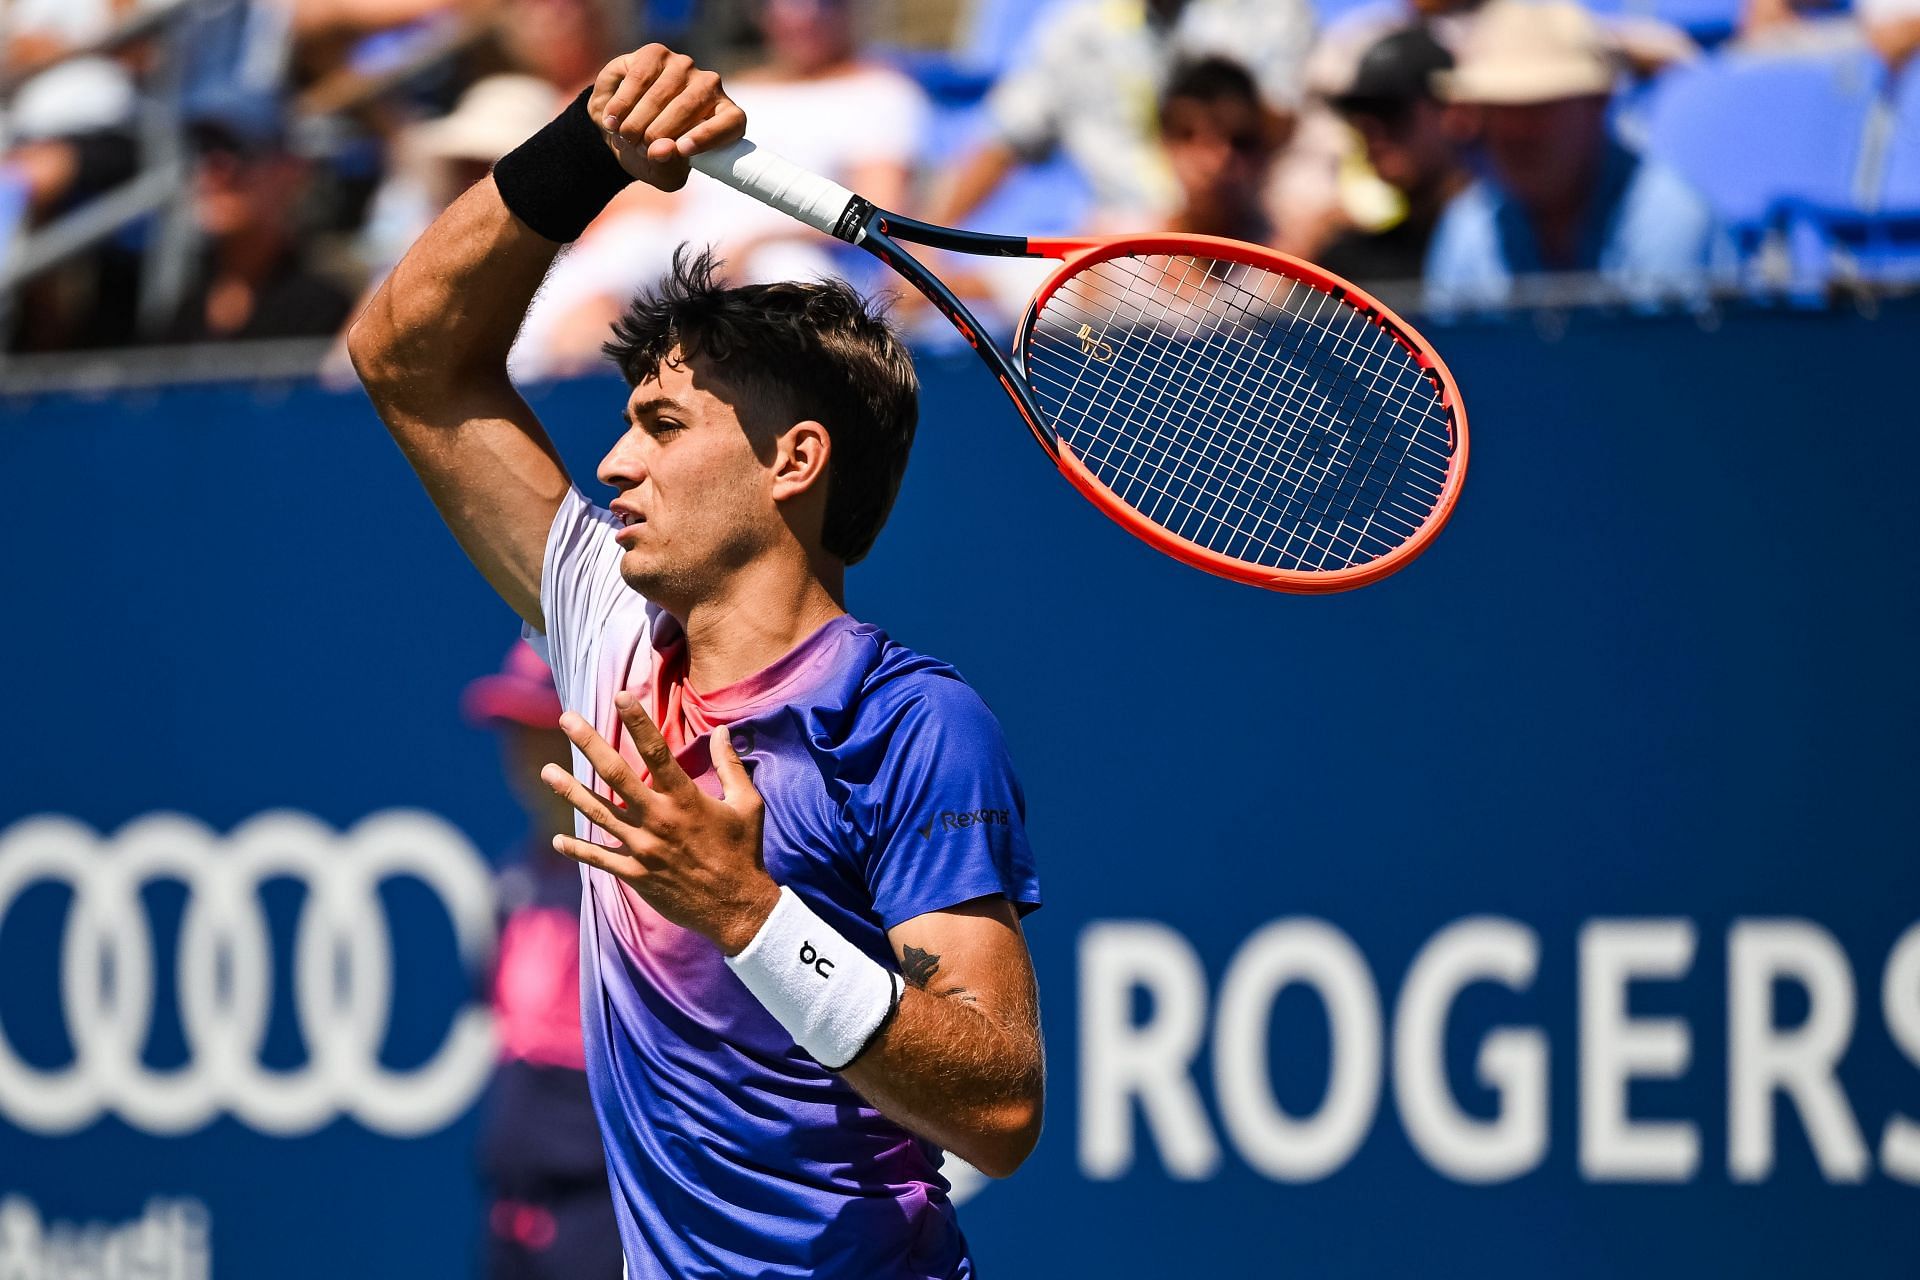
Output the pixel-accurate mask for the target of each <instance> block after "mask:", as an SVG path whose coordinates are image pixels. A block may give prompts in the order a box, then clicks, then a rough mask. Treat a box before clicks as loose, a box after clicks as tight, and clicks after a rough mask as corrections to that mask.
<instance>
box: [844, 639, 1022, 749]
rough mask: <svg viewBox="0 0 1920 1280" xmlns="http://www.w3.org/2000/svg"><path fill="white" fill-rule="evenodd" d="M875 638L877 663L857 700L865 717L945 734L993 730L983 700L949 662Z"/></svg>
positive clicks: (993, 722) (995, 724) (995, 726)
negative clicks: (859, 700)
mask: <svg viewBox="0 0 1920 1280" xmlns="http://www.w3.org/2000/svg"><path fill="white" fill-rule="evenodd" d="M875 638H876V642H877V644H878V645H879V652H878V654H877V657H878V661H877V662H876V664H875V666H874V668H873V670H872V672H871V673H870V675H869V677H868V680H867V683H866V687H865V688H864V689H863V691H862V697H861V709H862V711H863V712H864V713H865V717H867V718H875V719H882V720H885V721H888V722H890V723H892V724H894V725H895V726H897V727H898V728H901V729H906V730H911V731H921V732H933V733H942V734H946V735H950V736H951V735H964V734H965V733H967V732H969V731H973V730H978V729H981V728H986V727H991V728H993V729H994V731H995V732H996V733H997V732H998V727H999V721H998V720H997V719H996V718H995V717H994V714H993V712H992V710H991V709H989V708H988V706H987V704H986V700H985V699H983V698H982V697H981V696H980V694H979V693H978V692H977V691H975V689H974V687H973V686H972V685H970V684H968V683H967V682H966V679H965V678H964V677H962V676H961V674H960V673H959V671H957V670H955V669H954V667H953V666H952V665H951V664H950V663H947V662H944V661H942V660H941V659H939V658H934V657H930V656H928V655H927V654H924V653H918V652H916V651H914V650H912V649H908V648H906V647H905V646H904V645H899V644H895V643H894V642H893V641H891V640H889V639H887V637H886V636H885V634H884V633H876V637H875Z"/></svg>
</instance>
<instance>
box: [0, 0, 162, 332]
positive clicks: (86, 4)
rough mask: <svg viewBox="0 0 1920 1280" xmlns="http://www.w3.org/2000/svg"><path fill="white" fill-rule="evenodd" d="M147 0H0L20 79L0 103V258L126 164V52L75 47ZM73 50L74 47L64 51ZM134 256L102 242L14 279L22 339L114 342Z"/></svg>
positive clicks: (8, 59)
mask: <svg viewBox="0 0 1920 1280" xmlns="http://www.w3.org/2000/svg"><path fill="white" fill-rule="evenodd" d="M152 3H153V0H0V69H4V71H5V74H6V78H7V79H9V80H11V81H14V82H19V88H18V90H17V91H16V92H14V93H13V94H12V95H11V101H9V102H4V103H0V261H3V260H5V258H6V257H7V255H8V252H9V250H10V247H11V242H12V241H13V240H14V238H15V237H18V236H24V235H25V234H27V232H28V231H29V230H31V229H32V228H34V227H38V226H43V225H45V224H47V223H49V222H52V221H54V220H55V219H56V218H58V217H60V216H61V215H62V214H65V213H66V212H68V211H69V210H71V209H74V208H76V207H78V206H79V205H81V204H83V203H85V202H86V201H88V200H90V199H92V198H94V197H95V196H98V195H101V194H103V193H105V192H107V191H109V190H111V189H113V188H114V187H116V186H118V185H120V184H121V183H123V182H125V181H127V180H128V179H129V178H131V177H132V176H133V173H134V170H135V168H136V165H137V163H138V159H139V154H138V147H137V145H136V142H135V139H134V130H133V121H134V109H135V102H136V95H135V87H134V78H133V75H132V72H131V71H130V70H129V66H128V63H129V62H130V61H131V60H132V57H133V54H131V53H124V52H123V53H121V54H119V55H116V56H111V57H109V56H99V55H84V54H81V52H80V51H82V50H84V49H86V48H87V47H88V46H90V45H93V44H95V43H96V42H98V41H100V40H101V39H103V38H104V37H106V36H107V35H109V34H111V33H112V32H113V30H114V28H115V27H116V26H118V25H119V24H120V23H121V22H123V21H124V20H126V19H128V18H130V17H133V16H134V15H135V14H136V13H137V12H138V11H139V10H140V9H141V8H142V7H149V6H150V5H151V4H152ZM73 55H80V56H73ZM138 274H139V264H138V260H137V258H136V256H135V255H134V254H133V253H132V252H131V251H130V250H128V249H126V248H124V247H122V246H118V245H109V246H106V247H104V248H101V249H98V250H95V251H94V252H92V253H91V254H89V255H88V256H87V257H86V258H85V259H82V260H79V261H76V262H70V263H68V264H67V265H66V266H65V267H64V268H63V269H61V270H59V271H56V272H54V273H50V274H43V275H41V276H40V277H38V278H37V279H35V280H33V281H31V282H30V283H29V284H28V285H27V286H26V287H25V288H23V289H22V291H21V296H20V299H19V304H18V308H17V311H18V320H19V329H18V330H17V332H16V334H15V335H13V337H12V339H11V341H9V340H8V335H5V334H0V341H6V342H8V345H12V346H16V347H19V348H22V349H26V350H40V351H45V350H60V349H66V348H71V347H89V346H101V345H114V344H117V343H121V342H125V341H127V340H128V339H129V338H130V337H131V336H132V333H133V316H134V305H135V298H136V293H137V287H138V286H137V279H138Z"/></svg>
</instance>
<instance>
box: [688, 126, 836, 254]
mask: <svg viewBox="0 0 1920 1280" xmlns="http://www.w3.org/2000/svg"><path fill="white" fill-rule="evenodd" d="M689 163H691V164H692V165H693V167H694V168H696V169H698V170H699V171H700V172H702V173H704V174H706V175H707V176H708V177H709V178H717V179H719V180H720V181H721V182H724V183H726V184H727V185H728V186H730V187H732V188H733V189H734V190H735V191H742V192H745V193H746V194H747V195H750V196H752V197H753V198H754V199H755V200H758V201H760V202H761V203H762V204H767V205H771V206H773V207H774V208H776V209H778V210H779V211H780V212H782V213H784V214H786V215H788V216H789V217H794V218H798V219H799V220H800V221H802V222H804V223H806V224H807V225H808V226H810V227H812V228H813V229H814V230H816V231H824V232H826V233H827V234H828V235H832V234H833V233H834V228H835V227H836V226H837V225H838V224H839V222H840V215H841V214H843V213H845V212H846V211H847V206H848V205H850V204H852V203H853V202H854V201H855V200H856V199H858V197H857V196H855V195H854V194H853V192H851V191H849V190H847V189H846V188H845V187H843V186H841V185H840V184H839V183H837V182H834V181H832V180H831V179H828V178H823V177H821V176H820V175H819V174H817V173H813V172H810V171H809V170H806V169H802V168H801V167H800V166H799V165H797V164H795V163H794V162H793V161H791V160H789V159H787V158H786V157H785V156H781V155H776V154H775V153H773V152H771V151H768V150H766V149H765V148H762V147H756V146H754V145H753V143H751V142H749V141H747V140H746V139H745V138H742V139H740V141H738V142H736V143H734V144H733V145H732V146H727V147H720V148H718V149H717V150H714V151H702V152H701V153H700V154H699V155H696V156H694V157H693V159H692V160H691V161H689Z"/></svg>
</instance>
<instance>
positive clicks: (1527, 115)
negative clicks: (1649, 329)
mask: <svg viewBox="0 0 1920 1280" xmlns="http://www.w3.org/2000/svg"><path fill="white" fill-rule="evenodd" d="M1615 68H1616V62H1615V51H1614V49H1613V48H1612V47H1611V45H1610V44H1609V43H1608V41H1607V40H1606V39H1605V37H1604V35H1603V33H1602V32H1601V30H1600V28H1599V26H1598V25H1597V24H1596V23H1595V22H1594V20H1593V18H1592V17H1591V16H1589V15H1588V14H1587V12H1586V10H1584V9H1582V8H1580V7H1579V6H1578V5H1576V4H1573V3H1571V2H1570V0H1547V2H1546V3H1527V2H1526V0H1492V3H1490V4H1489V5H1487V7H1486V8H1485V9H1484V10H1483V11H1482V12H1481V15H1480V18H1479V20H1478V21H1477V22H1476V23H1475V24H1474V26H1473V28H1472V30H1471V31H1470V32H1469V33H1468V36H1467V38H1466V40H1465V41H1464V43H1463V44H1462V47H1461V48H1460V50H1459V55H1458V65H1457V66H1456V68H1455V69H1454V70H1453V71H1452V72H1450V73H1444V74H1443V75H1442V76H1441V78H1440V85H1441V89H1442V92H1443V94H1444V96H1445V97H1446V98H1447V99H1448V100H1449V101H1451V102H1454V103H1457V104H1460V105H1461V106H1463V107H1465V108H1466V109H1467V112H1468V116H1469V119H1470V121H1471V123H1472V127H1473V131H1474V132H1475V133H1476V134H1477V135H1478V137H1479V140H1480V142H1481V144H1482V146H1483V147H1484V150H1485V153H1486V159H1487V163H1488V174H1487V176H1486V177H1484V178H1482V179H1480V180H1479V181H1476V182H1474V183H1473V184H1472V185H1470V186H1468V187H1467V188H1466V190H1464V191H1462V192H1461V193H1460V194H1459V195H1457V196H1455V197H1454V198H1453V199H1452V200H1451V201H1450V202H1449V203H1448V204H1447V207H1446V209H1445V211H1444V212H1443V213H1442V214H1441V217H1440V222H1439V225H1438V227H1436V228H1435V231H1434V238H1433V245H1432V248H1431V249H1430V251H1429V253H1428V257H1427V287H1428V294H1429V297H1430V298H1431V299H1432V300H1433V301H1434V302H1435V303H1436V304H1438V305H1443V306H1444V305H1448V304H1458V303H1466V304H1497V303H1500V302H1503V301H1505V300H1507V299H1508V298H1509V297H1510V296H1511V292H1512V287H1513V280H1514V278H1515V277H1516V276H1520V275H1526V274H1531V273H1536V272H1545V271H1575V272H1598V273H1600V274H1602V275H1604V276H1606V277H1607V278H1609V279H1610V280H1611V281H1612V282H1613V283H1615V284H1617V285H1619V286H1621V287H1623V288H1625V289H1627V290H1629V291H1630V292H1636V293H1638V292H1644V291H1653V292H1660V291H1667V290H1673V289H1685V288H1688V287H1698V286H1699V285H1700V284H1701V283H1702V282H1704V280H1705V279H1706V276H1707V274H1708V272H1709V271H1710V269H1712V268H1714V267H1715V266H1717V265H1718V264H1719V262H1720V261H1721V260H1722V259H1721V255H1722V254H1724V253H1726V252H1727V251H1728V246H1727V244H1726V242H1725V241H1724V239H1723V237H1722V236H1721V234H1720V232H1719V229H1718V227H1717V226H1716V224H1715V220H1714V217H1713V213H1712V211H1711V210H1710V209H1709V208H1708V207H1707V204H1706V201H1705V200H1704V199H1702V198H1701V196H1700V195H1699V194H1698V193H1696V192H1695V191H1694V190H1693V189H1692V188H1691V187H1689V186H1687V185H1686V184H1685V183H1684V182H1683V181H1682V180H1681V179H1680V178H1679V177H1678V176H1677V175H1675V174H1673V173H1672V172H1671V171H1669V170H1667V169H1665V168H1662V167H1660V166H1659V165H1657V164H1654V163H1652V162H1649V161H1645V160H1642V159H1641V158H1640V157H1638V156H1636V155H1634V154H1633V153H1632V152H1630V151H1628V150H1627V149H1626V148H1625V147H1623V146H1621V145H1620V143H1618V142H1617V141H1615V140H1614V139H1613V137H1612V136H1611V134H1610V133H1609V131H1608V127H1607V107H1608V101H1609V97H1610V95H1611V93H1612V91H1613V85H1614V79H1615Z"/></svg>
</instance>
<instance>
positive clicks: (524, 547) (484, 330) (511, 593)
mask: <svg viewBox="0 0 1920 1280" xmlns="http://www.w3.org/2000/svg"><path fill="white" fill-rule="evenodd" d="M577 109H578V107H577V106H570V107H569V108H568V110H569V111H574V110H577ZM586 110H587V111H588V113H589V117H590V119H591V120H592V121H593V122H594V124H595V127H596V128H597V129H599V130H600V131H601V135H600V136H599V139H598V141H600V142H604V143H605V144H606V145H607V146H609V147H611V148H612V151H613V154H614V155H615V156H616V157H617V158H618V159H619V162H620V165H621V167H623V168H624V169H625V170H626V171H627V173H629V174H631V175H632V176H633V177H635V178H639V179H641V180H642V181H645V182H649V183H652V184H653V185H654V186H656V187H659V188H661V189H662V190H667V191H673V190H677V189H678V188H679V187H681V186H682V185H684V184H685V183H686V180H687V172H688V166H687V158H688V157H689V156H692V155H694V154H696V153H698V152H701V151H705V150H708V149H710V148H712V147H716V146H723V145H725V144H727V143H729V142H732V141H733V140H734V139H736V138H739V137H741V136H742V135H743V134H744V133H745V132H746V115H745V114H744V113H743V112H742V111H741V110H740V108H739V107H737V106H735V105H734V104H733V102H732V101H731V100H729V99H728V98H727V97H726V95H725V93H724V92H723V91H722V89H721V85H720V77H718V76H717V75H714V74H713V73H711V72H707V71H701V70H700V69H698V68H697V67H695V66H694V64H693V60H692V59H691V58H687V57H685V56H683V55H680V54H676V53H674V52H673V51H671V50H669V49H667V48H665V47H664V46H662V45H657V44H655V45H647V46H646V47H645V48H642V49H637V50H635V51H634V52H632V53H627V54H622V55H620V56H619V57H617V58H615V59H614V60H613V61H611V62H609V63H608V64H607V65H606V66H605V67H603V68H602V69H601V71H600V74H599V76H598V77H596V78H595V80H594V85H593V90H592V92H591V94H590V95H589V97H588V102H587V108H586ZM594 145H598V143H597V142H596V143H595V144H594ZM598 158H599V161H600V163H601V164H603V165H604V163H605V158H604V154H600V155H599V156H598ZM543 159H544V161H545V162H546V166H547V167H546V169H545V170H544V171H543V172H542V174H541V178H542V180H543V181H556V180H564V175H563V174H556V173H554V172H552V165H553V164H554V163H556V157H555V153H554V152H553V150H552V149H551V148H549V149H548V151H547V152H546V153H545V155H544V157H543ZM560 159H561V160H562V161H564V159H565V156H564V154H563V155H562V156H561V157H560ZM595 207H596V208H597V202H596V206H595ZM536 221H538V219H536ZM584 221H585V218H584V217H583V218H582V219H581V225H584ZM543 225H544V224H543ZM572 234H577V230H576V231H575V232H573V233H572ZM560 248H561V246H560V244H559V243H558V242H557V241H554V240H549V239H547V238H546V237H544V236H542V235H540V234H539V233H538V232H536V231H534V230H533V229H532V228H531V227H529V226H527V224H526V223H524V222H522V221H521V220H520V219H519V218H518V217H516V216H515V215H514V214H513V212H512V211H511V210H510V209H509V207H508V203H507V201H506V200H504V199H503V198H502V196H501V193H500V188H499V186H498V185H496V182H495V179H494V178H493V177H487V178H484V179H482V180H481V181H480V182H478V183H477V184H475V185H474V186H473V187H472V188H471V189H470V190H468V191H467V193H466V194H465V195H463V196H461V197H460V198H459V199H458V200H456V201H454V202H453V204H452V205H451V206H450V207H449V208H448V209H447V211H446V212H445V213H443V214H441V215H440V217H439V218H437V219H436V220H435V221H434V223H433V225H432V226H430V227H429V228H427V230H426V232H425V234H423V235H422V236H421V237H420V239H419V240H418V241H417V242H416V243H415V244H414V246H413V248H412V249H410V250H409V251H408V252H407V256H406V257H405V258H403V259H401V261H400V265H399V266H397V267H395V268H394V270H393V274H391V275H390V276H388V277H387V280H386V283H384V284H383V285H381V286H380V288H379V290H378V291H377V292H376V293H375V294H374V296H373V298H372V300H371V301H369V302H368V304H367V307H366V310H365V311H363V312H362V313H361V315H360V318H359V319H358V320H356V321H355V322H354V324H353V328H352V329H351V330H350V331H349V333H348V335H347V353H348V355H350V356H351V357H352V359H353V366H354V369H355V370H356V371H357V372H358V373H359V375H360V379H361V381H362V382H363V383H364V384H365V385H366V388H367V392H368V394H369V395H370V396H371V397H372V398H373V403H374V407H375V408H376V409H378V410H379V412H380V417H381V419H382V420H383V421H384V422H385V423H386V424H387V429H388V430H389V431H391V432H392V433H393V438H394V439H395V440H396V441H397V442H398V443H399V445H400V448H401V451H402V452H404V453H405V454H406V455H407V460H408V461H409V462H411V463H412V464H413V468H414V470H415V471H416V472H418V473H419V475H420V479H421V482H422V483H423V484H425V485H426V488H427V493H428V495H429V496H431V497H432V499H433V502H434V505H435V506H437V507H438V508H439V509H440V514H441V516H442V517H443V518H445V520H446V522H447V525H448V527H449V528H451V529H452V530H453V534H454V537H456V538H457V539H459V541H460V545H461V547H462V549H464V550H465V551H466V553H467V555H468V557H469V558H470V559H471V560H472V561H473V562H474V564H475V565H476V566H477V567H478V568H479V570H480V572H481V573H482V574H484V575H485V576H486V579H487V581H488V582H489V583H491V584H492V585H493V588H494V590H496V591H498V592H499V593H500V595H501V597H502V598H503V599H505V600H506V602H507V603H508V604H509V605H511V606H512V607H513V610H514V612H516V613H518V614H519V615H520V616H521V617H522V618H524V619H526V621H527V622H528V623H530V624H531V625H532V626H533V627H535V628H536V629H538V630H542V631H544V630H546V625H545V619H544V618H543V617H542V615H541V610H540V568H541V561H542V559H543V558H544V556H545V553H546V543H547V533H548V531H549V529H550V528H551V526H552V524H553V517H554V513H555V512H556V511H558V510H559V507H560V501H561V499H562V498H564V497H565V496H566V492H567V487H568V484H569V483H570V482H569V480H568V478H567V472H566V468H565V467H564V466H562V465H561V462H560V457H559V454H557V453H556V452H555V451H554V447H553V442H552V441H551V440H549V439H548V438H547V434H546V432H545V431H544V430H542V429H541V426H540V422H539V419H537V418H535V417H534V414H533V410H532V409H530V408H528V406H527V403H526V401H525V400H523V399H521V398H520V394H519V393H518V392H517V391H515V390H514V388H513V384H512V383H511V382H510V381H509V380H508V378H507V353H508V351H509V350H511V349H512V347H513V339H514V335H515V333H517V332H518V331H519V328H520V322H521V320H522V319H523V318H524V317H525V315H526V311H527V306H528V304H529V303H531V302H532V301H533V295H534V293H535V292H536V291H537V290H538V289H539V287H540V281H541V280H542V278H544V277H545V275H546V273H547V269H548V268H549V267H550V266H552V265H553V260H554V257H555V256H556V255H557V254H558V253H559V252H560Z"/></svg>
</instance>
